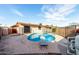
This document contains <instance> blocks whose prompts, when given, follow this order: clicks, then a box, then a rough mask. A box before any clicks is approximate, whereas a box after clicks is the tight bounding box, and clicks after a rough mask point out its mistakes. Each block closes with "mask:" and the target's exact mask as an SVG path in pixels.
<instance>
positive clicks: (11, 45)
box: [0, 35, 66, 55]
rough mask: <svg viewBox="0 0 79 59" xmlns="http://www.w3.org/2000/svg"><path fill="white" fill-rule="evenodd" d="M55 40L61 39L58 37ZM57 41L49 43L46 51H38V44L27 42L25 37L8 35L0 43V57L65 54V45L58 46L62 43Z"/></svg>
mask: <svg viewBox="0 0 79 59" xmlns="http://www.w3.org/2000/svg"><path fill="white" fill-rule="evenodd" d="M56 37H57V36H56ZM57 39H61V38H60V37H58V38H57ZM57 39H56V40H55V42H50V43H49V44H48V48H47V49H40V48H39V44H37V43H35V42H31V41H29V40H27V35H9V36H6V38H3V39H2V40H1V41H0V54H1V55H4V54H5V55H18V54H22V55H34V54H35V55H40V54H44V55H45V54H52V55H57V54H58V55H60V54H66V46H65V44H60V43H62V42H60V41H61V40H60V41H58V40H57ZM58 42H59V43H58ZM63 45H64V46H63Z"/></svg>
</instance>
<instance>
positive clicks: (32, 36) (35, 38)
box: [28, 33, 55, 42]
mask: <svg viewBox="0 0 79 59" xmlns="http://www.w3.org/2000/svg"><path fill="white" fill-rule="evenodd" d="M41 37H44V39H45V41H46V42H51V41H54V40H55V36H53V35H51V34H49V33H45V34H37V33H32V34H30V35H29V36H28V40H30V41H33V42H40V41H41Z"/></svg>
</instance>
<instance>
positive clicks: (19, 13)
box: [12, 9, 24, 17]
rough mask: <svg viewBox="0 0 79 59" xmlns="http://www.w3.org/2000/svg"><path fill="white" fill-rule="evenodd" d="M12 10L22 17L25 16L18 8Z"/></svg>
mask: <svg viewBox="0 0 79 59" xmlns="http://www.w3.org/2000/svg"><path fill="white" fill-rule="evenodd" d="M12 12H13V13H15V14H17V15H18V16H20V17H24V15H23V14H22V13H21V12H19V11H18V10H16V9H12Z"/></svg>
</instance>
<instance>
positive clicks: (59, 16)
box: [0, 4, 79, 26]
mask: <svg viewBox="0 0 79 59" xmlns="http://www.w3.org/2000/svg"><path fill="white" fill-rule="evenodd" d="M78 21H79V5H77V4H76V5H73V4H70V5H68V4H67V5H66V4H65V5H63V4H45V5H44V4H7V5H6V4H2V5H1V4H0V24H3V25H9V26H10V25H13V24H15V23H16V22H26V23H29V22H31V23H44V24H53V25H57V26H66V25H68V24H69V23H74V22H75V23H79V22H78Z"/></svg>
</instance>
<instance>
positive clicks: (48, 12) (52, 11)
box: [41, 4, 76, 24]
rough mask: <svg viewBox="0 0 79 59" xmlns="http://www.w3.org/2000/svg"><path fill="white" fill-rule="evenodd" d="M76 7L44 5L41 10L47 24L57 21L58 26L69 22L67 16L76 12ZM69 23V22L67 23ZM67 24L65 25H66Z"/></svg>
mask: <svg viewBox="0 0 79 59" xmlns="http://www.w3.org/2000/svg"><path fill="white" fill-rule="evenodd" d="M75 7H76V5H72V4H70V5H68V4H67V5H43V7H42V8H41V11H42V14H43V16H42V17H43V18H44V19H46V21H47V22H52V23H53V21H56V22H57V24H58V23H61V22H62V21H66V20H69V18H67V17H66V16H68V15H70V14H71V13H72V12H74V11H75ZM67 23H68V22H67ZM64 24H65V23H64Z"/></svg>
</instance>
